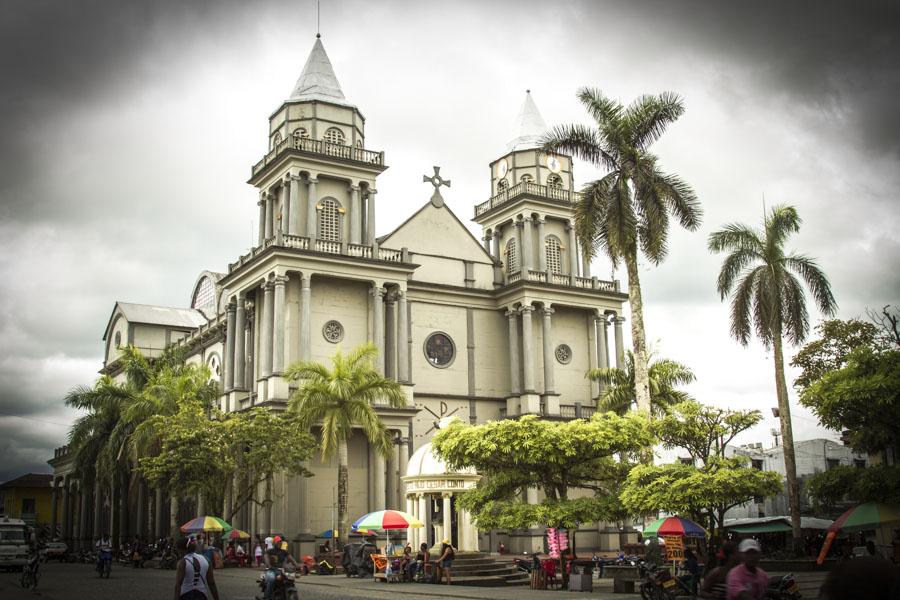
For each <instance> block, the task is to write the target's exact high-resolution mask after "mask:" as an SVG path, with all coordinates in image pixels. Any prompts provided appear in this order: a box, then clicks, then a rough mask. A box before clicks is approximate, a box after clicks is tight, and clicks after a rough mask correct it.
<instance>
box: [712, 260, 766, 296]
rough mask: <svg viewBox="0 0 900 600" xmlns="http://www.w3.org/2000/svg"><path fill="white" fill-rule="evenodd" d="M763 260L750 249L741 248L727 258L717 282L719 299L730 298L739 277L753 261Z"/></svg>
mask: <svg viewBox="0 0 900 600" xmlns="http://www.w3.org/2000/svg"><path fill="white" fill-rule="evenodd" d="M762 258H763V257H761V256H760V255H759V254H758V253H757V252H756V251H754V250H751V249H750V248H739V249H737V250H735V251H734V252H732V253H731V254H729V255H728V256H726V257H725V260H724V261H723V262H722V268H721V269H720V270H719V277H718V279H717V280H716V290H717V291H718V292H719V297H720V298H722V299H724V298H725V297H726V296H728V294H729V293H731V288H732V287H733V286H734V282H735V280H736V279H737V277H738V275H740V274H741V273H742V272H743V271H744V269H746V268H747V267H749V266H750V264H751V263H752V262H753V261H756V260H761V259H762Z"/></svg>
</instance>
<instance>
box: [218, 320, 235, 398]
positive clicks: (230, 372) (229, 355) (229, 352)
mask: <svg viewBox="0 0 900 600" xmlns="http://www.w3.org/2000/svg"><path fill="white" fill-rule="evenodd" d="M235 309H236V306H235V303H234V302H229V303H228V305H227V306H226V307H225V356H224V358H223V360H222V367H223V368H224V369H225V393H226V394H227V393H229V392H231V391H232V390H233V389H234V349H235V343H234V338H235V336H236V335H237V334H236V333H235V327H234V313H235ZM226 410H229V408H228V407H226Z"/></svg>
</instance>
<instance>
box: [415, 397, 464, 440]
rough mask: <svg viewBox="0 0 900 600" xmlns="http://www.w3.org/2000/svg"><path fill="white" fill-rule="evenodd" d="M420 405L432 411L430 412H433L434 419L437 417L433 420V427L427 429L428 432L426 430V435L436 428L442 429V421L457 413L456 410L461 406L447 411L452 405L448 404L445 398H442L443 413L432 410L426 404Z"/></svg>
mask: <svg viewBox="0 0 900 600" xmlns="http://www.w3.org/2000/svg"><path fill="white" fill-rule="evenodd" d="M420 406H421V407H422V408H424V409H425V410H427V411H428V412H430V413H431V414H432V416H433V417H434V419H435V420H434V422H433V423H432V425H431V429H429V430H428V431H426V432H425V435H428V434H429V433H431V432H432V431H434V430H435V429H440V427H441V422H442V421H443V420H444V419H446V418H448V417H451V416H453V415H454V414H456V411H458V410H459V407H458V406H457V407H456V408H454V409H453V410H451V411H450V412H447V411H448V410H449V409H450V407H449V406H447V403H446V402H444V401H443V400H441V414H438V413H436V412H434V411H433V410H431V409H430V408H428V407H427V406H425V405H424V404H421V405H420Z"/></svg>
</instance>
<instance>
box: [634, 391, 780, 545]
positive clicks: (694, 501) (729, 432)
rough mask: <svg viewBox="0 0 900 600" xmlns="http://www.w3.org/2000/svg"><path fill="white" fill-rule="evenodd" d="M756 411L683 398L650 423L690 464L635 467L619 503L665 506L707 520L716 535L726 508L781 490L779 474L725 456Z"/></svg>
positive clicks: (638, 507)
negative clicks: (690, 461) (688, 457)
mask: <svg viewBox="0 0 900 600" xmlns="http://www.w3.org/2000/svg"><path fill="white" fill-rule="evenodd" d="M761 418H762V415H760V413H759V412H758V411H732V410H726V409H722V408H716V407H712V406H706V405H703V404H700V403H698V402H683V403H681V404H678V405H676V406H674V407H673V408H672V411H671V412H670V413H669V414H668V415H666V416H665V417H663V418H662V419H660V420H659V421H657V422H656V423H654V424H653V429H654V431H655V433H656V435H657V436H658V437H659V439H660V441H661V442H662V444H663V445H664V446H665V447H666V448H683V449H684V450H686V451H687V452H688V454H689V455H690V458H691V459H692V461H693V462H692V464H682V463H681V462H676V463H673V464H665V465H653V464H643V465H638V466H636V467H634V469H632V470H631V472H630V473H629V474H628V477H627V479H626V482H625V485H624V487H623V489H622V494H621V498H622V502H623V503H624V504H625V506H626V507H627V508H629V509H631V510H632V511H635V512H643V513H647V512H655V511H658V510H664V511H666V512H670V513H679V514H683V515H686V516H690V517H693V518H695V519H697V520H700V521H705V522H706V523H708V527H709V529H710V533H711V534H714V533H715V531H716V529H718V528H720V527H721V526H722V524H723V522H724V518H725V511H727V510H728V509H729V508H731V507H732V506H737V505H739V504H743V503H744V502H748V501H750V500H752V499H753V498H754V497H756V496H767V495H771V494H774V493H777V492H779V491H780V490H781V481H780V480H781V478H780V476H779V475H778V474H777V473H774V472H769V471H760V470H758V469H754V468H751V467H748V466H747V463H748V460H747V459H746V458H745V457H741V456H733V457H726V452H725V448H726V446H727V445H728V444H729V443H730V442H731V441H732V440H733V439H734V437H735V436H737V435H738V434H739V433H741V432H742V431H746V430H747V429H749V428H751V427H753V426H754V425H756V424H757V423H758V422H759V421H760V419H761Z"/></svg>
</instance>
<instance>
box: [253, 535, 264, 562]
mask: <svg viewBox="0 0 900 600" xmlns="http://www.w3.org/2000/svg"><path fill="white" fill-rule="evenodd" d="M253 557H254V558H255V559H256V566H257V567H261V566H262V557H263V551H262V544H260V543H259V540H256V548H254V549H253Z"/></svg>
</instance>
